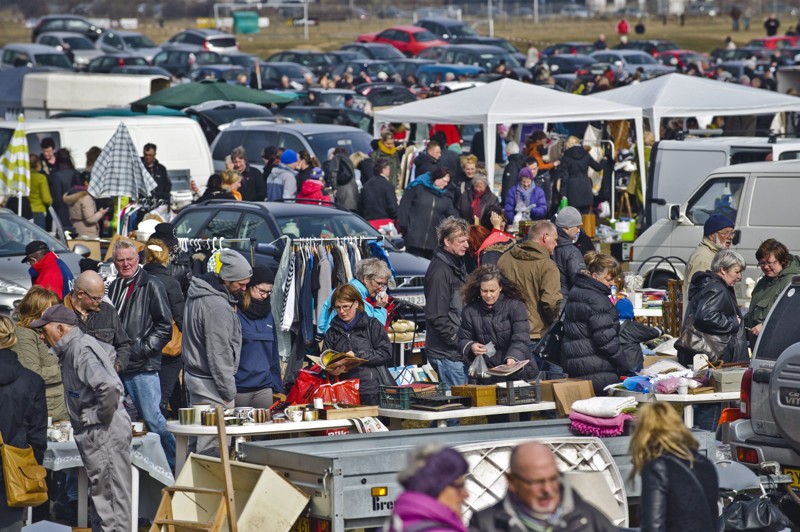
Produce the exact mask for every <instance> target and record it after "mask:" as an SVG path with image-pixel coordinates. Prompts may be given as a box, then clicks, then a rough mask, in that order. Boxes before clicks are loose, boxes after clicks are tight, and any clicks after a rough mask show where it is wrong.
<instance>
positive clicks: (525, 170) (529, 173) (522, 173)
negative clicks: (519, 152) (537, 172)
mask: <svg viewBox="0 0 800 532" xmlns="http://www.w3.org/2000/svg"><path fill="white" fill-rule="evenodd" d="M523 177H527V178H528V179H533V177H534V176H533V172H532V171H531V169H530V168H528V167H527V166H524V167H522V169H521V170H520V171H519V178H520V179H522V178H523Z"/></svg>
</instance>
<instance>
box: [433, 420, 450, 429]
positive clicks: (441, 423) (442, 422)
mask: <svg viewBox="0 0 800 532" xmlns="http://www.w3.org/2000/svg"><path fill="white" fill-rule="evenodd" d="M446 426H447V420H446V419H439V420H437V421H436V428H439V429H441V428H444V427H446Z"/></svg>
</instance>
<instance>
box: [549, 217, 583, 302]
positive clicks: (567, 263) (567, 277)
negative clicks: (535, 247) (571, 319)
mask: <svg viewBox="0 0 800 532" xmlns="http://www.w3.org/2000/svg"><path fill="white" fill-rule="evenodd" d="M553 260H554V261H556V266H558V273H559V274H560V278H561V295H562V296H564V300H566V299H567V296H568V295H569V291H570V290H571V289H572V285H573V284H574V282H575V277H577V276H578V275H579V274H580V272H581V270H583V269H584V268H586V264H585V263H584V261H583V253H581V250H579V249H578V247H577V246H576V245H575V244H573V243H572V239H571V238H570V237H569V235H568V234H567V233H565V232H564V229H562V228H560V227H559V228H558V241H557V245H556V249H555V251H554V252H553Z"/></svg>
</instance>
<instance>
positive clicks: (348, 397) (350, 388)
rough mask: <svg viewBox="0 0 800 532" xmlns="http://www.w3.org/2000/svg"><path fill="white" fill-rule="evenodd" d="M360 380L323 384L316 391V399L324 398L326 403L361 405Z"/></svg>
mask: <svg viewBox="0 0 800 532" xmlns="http://www.w3.org/2000/svg"><path fill="white" fill-rule="evenodd" d="M358 389H359V380H358V379H345V380H342V381H339V382H334V383H326V384H322V385H321V386H320V387H319V388H317V389H316V390H315V391H314V397H320V398H322V401H323V402H324V403H341V404H345V405H360V404H361V395H360V394H359V391H358Z"/></svg>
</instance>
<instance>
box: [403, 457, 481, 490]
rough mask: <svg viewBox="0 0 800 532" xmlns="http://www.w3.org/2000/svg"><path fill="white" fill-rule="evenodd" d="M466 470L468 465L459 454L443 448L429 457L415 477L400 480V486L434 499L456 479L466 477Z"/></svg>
mask: <svg viewBox="0 0 800 532" xmlns="http://www.w3.org/2000/svg"><path fill="white" fill-rule="evenodd" d="M468 470H469V465H468V464H467V461H466V460H465V459H464V457H463V456H461V453H459V452H458V451H456V450H454V449H450V448H449V447H445V448H444V449H442V450H441V451H439V452H438V453H436V454H432V455H431V456H429V457H428V460H427V461H426V462H425V465H424V466H422V467H421V468H420V469H419V471H417V472H416V474H415V475H413V476H411V477H409V478H407V479H404V480H401V481H400V484H402V486H403V487H404V488H405V489H406V490H407V491H416V492H418V493H424V494H426V495H430V496H431V497H433V498H436V497H438V496H439V494H440V493H441V492H442V491H444V489H445V488H446V487H447V486H449V485H451V484H452V483H453V482H455V480H456V479H457V478H459V477H461V476H464V475H466V474H467V471H468Z"/></svg>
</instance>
